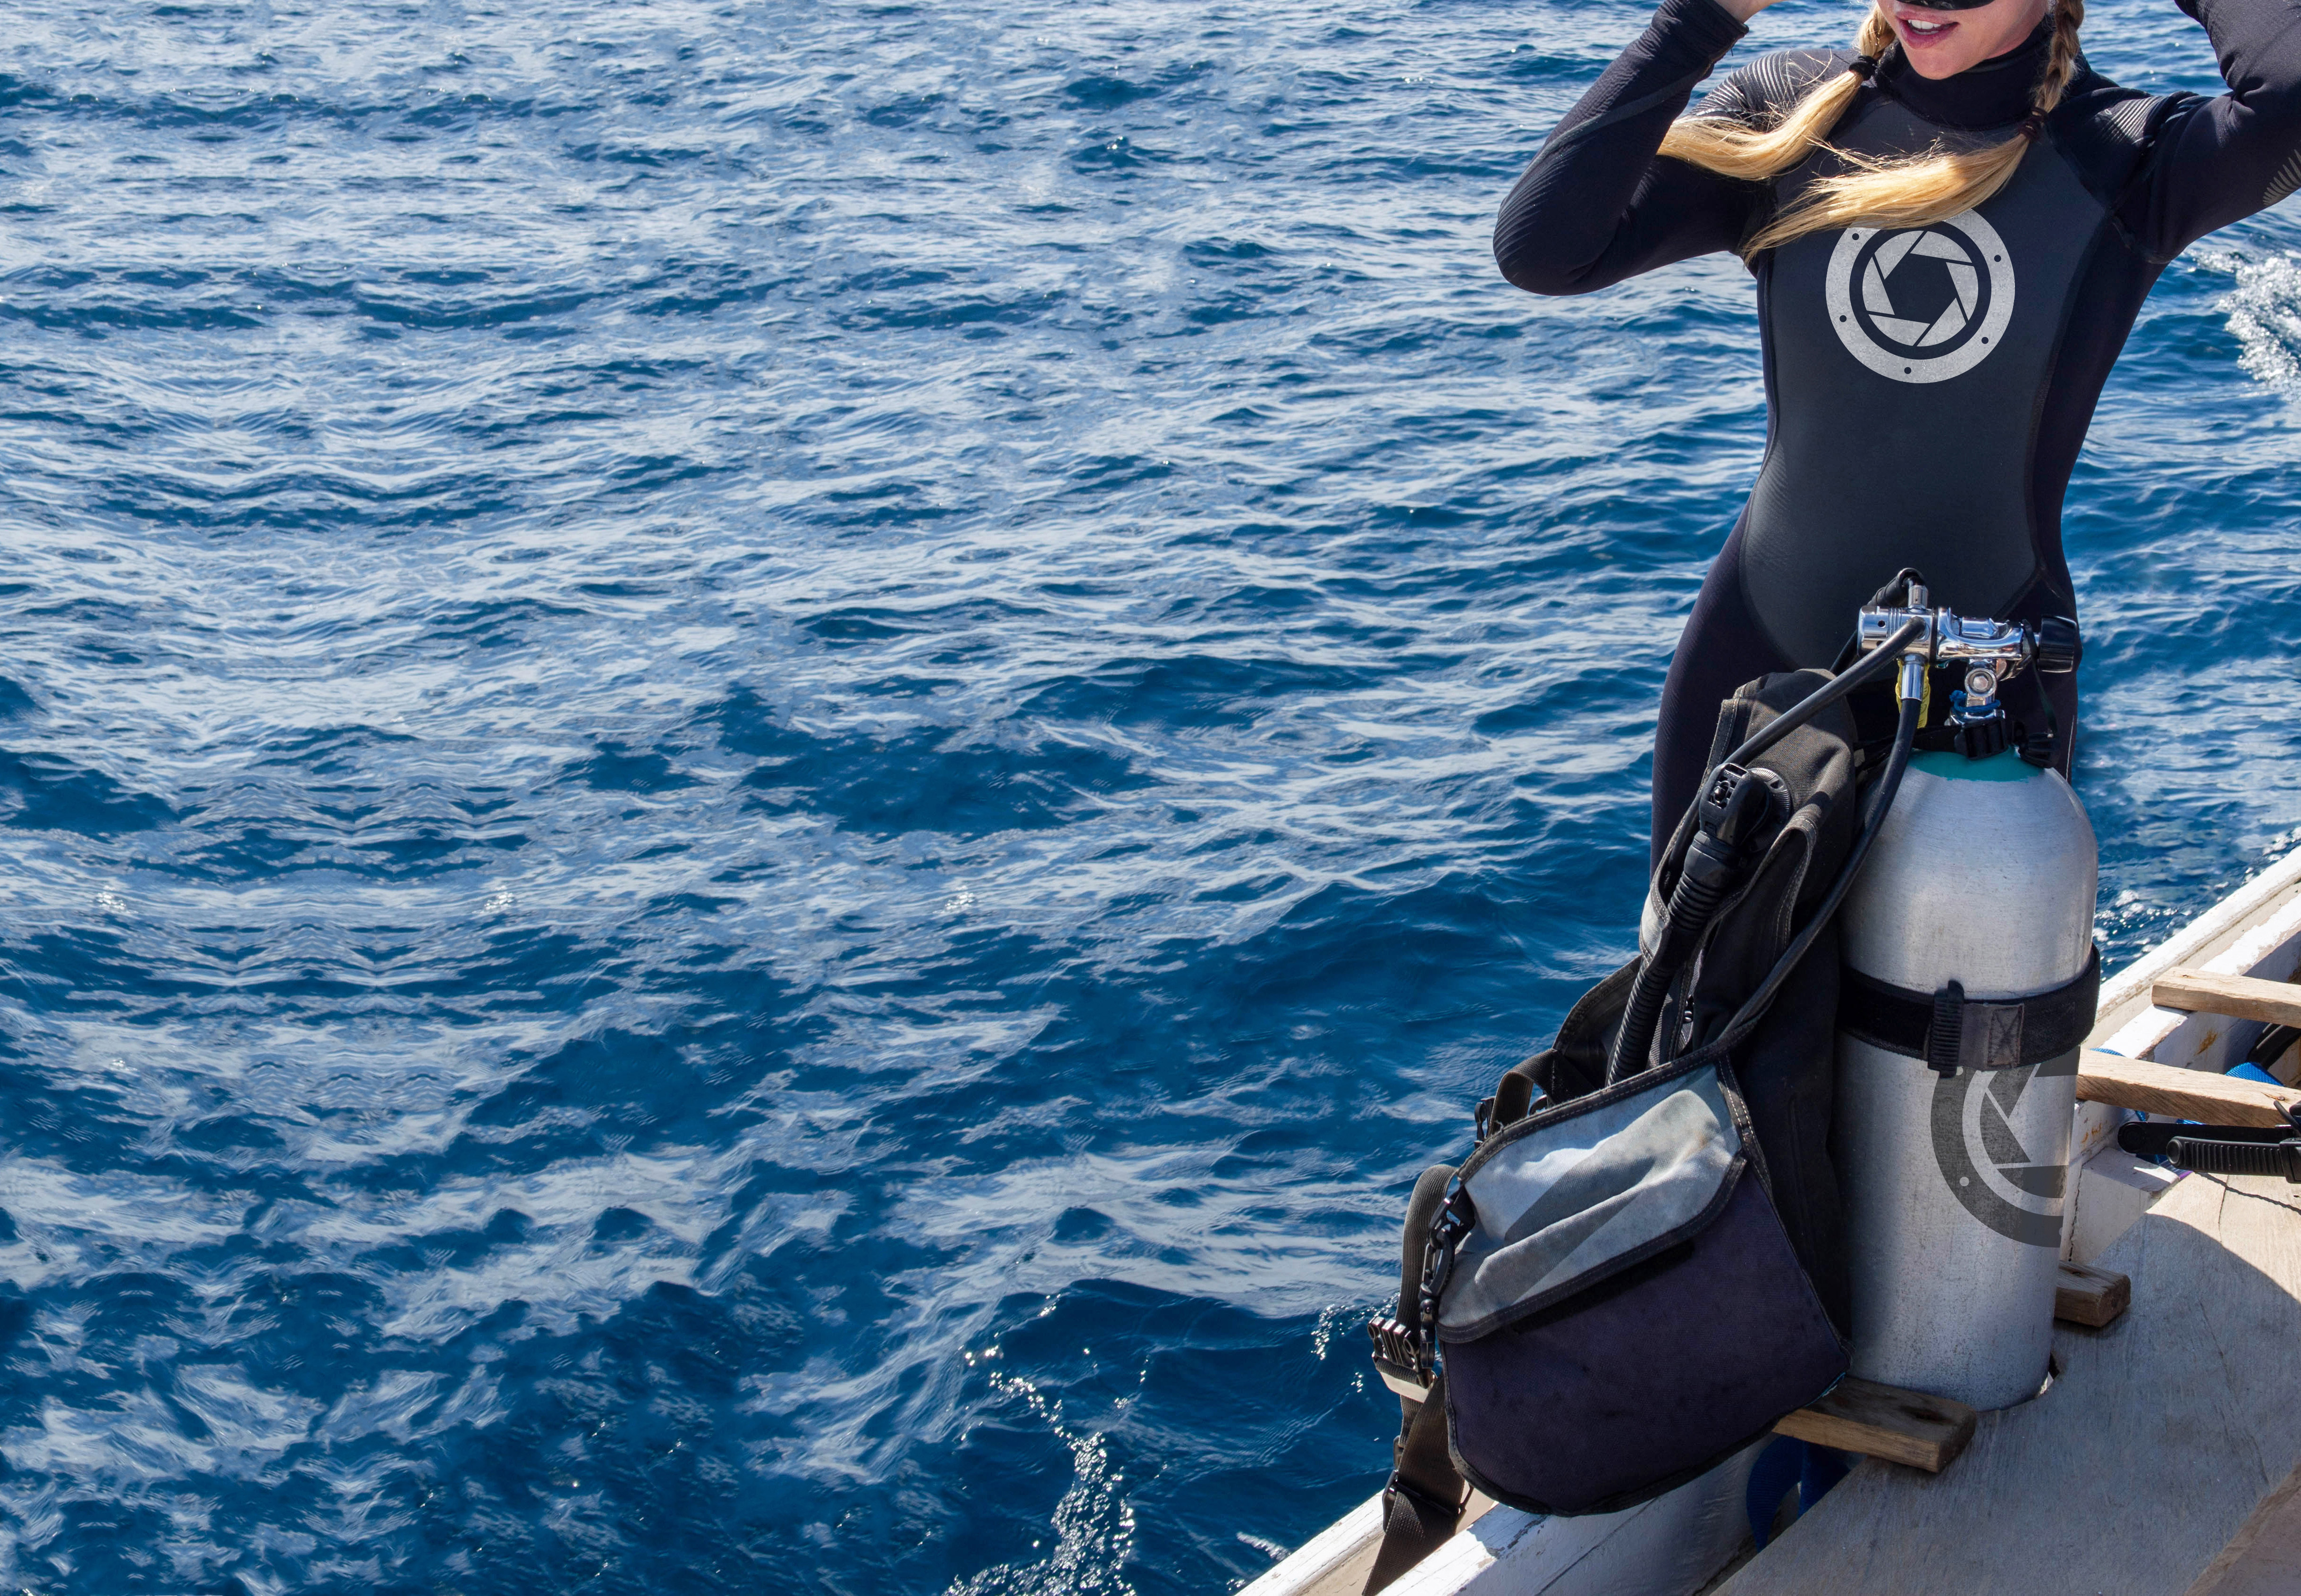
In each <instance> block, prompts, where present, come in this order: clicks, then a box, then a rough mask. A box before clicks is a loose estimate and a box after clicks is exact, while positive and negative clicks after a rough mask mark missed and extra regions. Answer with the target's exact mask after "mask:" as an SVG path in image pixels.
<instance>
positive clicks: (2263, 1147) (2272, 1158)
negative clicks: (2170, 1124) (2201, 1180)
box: [2165, 1136, 2301, 1185]
mask: <svg viewBox="0 0 2301 1596" xmlns="http://www.w3.org/2000/svg"><path fill="white" fill-rule="evenodd" d="M2165 1156H2166V1157H2168V1158H2171V1160H2172V1161H2173V1162H2174V1163H2176V1164H2178V1165H2180V1166H2181V1167H2182V1168H2184V1169H2194V1170H2196V1172H2197V1173H2198V1174H2257V1175H2282V1176H2284V1177H2285V1179H2287V1180H2288V1181H2290V1182H2293V1183H2295V1184H2296V1185H2301V1141H2272V1142H2266V1143H2264V1142H2259V1141H2206V1140H2205V1139H2204V1138H2202V1137H2191V1136H2176V1137H2174V1138H2173V1140H2172V1141H2169V1142H2167V1143H2166V1144H2165Z"/></svg>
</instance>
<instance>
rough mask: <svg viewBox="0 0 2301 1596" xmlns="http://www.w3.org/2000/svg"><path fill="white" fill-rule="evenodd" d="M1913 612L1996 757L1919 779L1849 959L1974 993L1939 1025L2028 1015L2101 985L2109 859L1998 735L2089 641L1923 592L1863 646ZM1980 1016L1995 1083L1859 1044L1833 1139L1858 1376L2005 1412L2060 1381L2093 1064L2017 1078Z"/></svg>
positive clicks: (2046, 777)
mask: <svg viewBox="0 0 2301 1596" xmlns="http://www.w3.org/2000/svg"><path fill="white" fill-rule="evenodd" d="M1912 614H1929V615H1930V616H1931V617H1932V625H1933V628H1934V646H1933V648H1931V649H1930V650H1929V655H1930V657H1931V659H1932V660H1933V662H1934V663H1935V664H1943V663H1945V662H1951V663H1955V664H1959V665H1961V666H1963V667H1964V678H1965V682H1966V690H1965V691H1963V692H1961V693H1959V694H1957V695H1955V698H1956V700H1957V702H1956V706H1955V708H1954V712H1953V714H1954V720H1955V721H1956V723H1958V725H1959V729H1960V737H1961V741H1962V742H1965V743H1967V746H1969V747H1970V748H1972V749H1973V750H1974V751H1975V752H1980V753H1986V756H1983V757H1969V756H1968V755H1967V754H1965V753H1959V752H1951V751H1942V752H1933V753H1921V754H1920V755H1918V756H1915V757H1914V758H1913V759H1912V761H1911V763H1910V767H1909V770H1908V773H1907V774H1906V775H1905V776H1904V781H1903V784H1902V787H1901V790H1900V792H1899V794H1898V796H1897V797H1896V798H1895V802H1894V806H1893V807H1892V809H1891V810H1889V811H1888V812H1887V816H1886V819H1885V821H1884V823H1883V825H1882V827H1881V828H1880V830H1879V831H1878V839H1877V841H1876V843H1875V845H1874V846H1873V848H1872V849H1871V852H1870V856H1869V859H1868V861H1867V863H1866V864H1865V865H1864V867H1863V869H1862V874H1861V876H1860V877H1859V879H1858V880H1857V881H1856V882H1854V885H1853V890H1852V891H1851V892H1850V893H1849V894H1848V896H1847V898H1846V900H1845V909H1844V912H1843V915H1842V918H1841V920H1840V928H1841V933H1842V937H1843V941H1842V943H1841V947H1842V949H1843V953H1842V957H1843V960H1844V963H1845V965H1846V966H1847V967H1848V968H1849V969H1850V970H1853V971H1856V972H1859V973H1861V974H1862V975H1866V976H1868V977H1870V979H1871V980H1872V981H1875V982H1885V983H1887V984H1888V985H1890V986H1892V987H1896V988H1901V989H1904V991H1906V992H1910V993H1916V994H1937V995H1938V994H1944V993H1951V994H1955V995H1956V997H1955V998H1954V999H1953V1000H1952V1006H1951V1007H1948V1008H1947V1009H1945V1008H1944V1007H1943V1005H1942V1002H1941V999H1940V998H1939V997H1938V996H1937V998H1936V1001H1935V1010H1934V1012H1935V1015H1936V1016H1937V1018H1936V1021H1935V1024H1936V1026H1937V1029H1938V1027H1939V1026H1940V1025H1941V1024H1942V1021H1941V1019H1940V1017H1939V1016H1940V1015H1943V1014H1945V1013H1947V1014H1949V1015H1952V1016H1955V1015H1958V1014H1959V1013H1961V1012H1962V1000H1971V1001H1974V1002H1975V1003H1977V1004H1978V1005H1979V1004H1986V1003H1987V1002H1988V1001H1990V1000H2004V999H2022V998H2029V997H2031V996H2033V995H2036V994H2040V993H2047V992H2052V991H2054V990H2056V989H2061V988H2065V987H2068V986H2069V985H2070V984H2071V982H2077V981H2079V978H2080V977H2084V976H2087V975H2088V970H2089V968H2090V959H2091V956H2092V948H2093V912H2094V890H2095V882H2096V849H2095V844H2094V835H2093V828H2092V826H2091V825H2090V824H2089V823H2088V822H2087V819H2086V815H2085V809H2084V807H2083V806H2081V805H2080V804H2079V802H2078V799H2077V796H2076V794H2074V793H2072V792H2071V790H2070V788H2069V784H2068V783H2067V782H2065V781H2063V779H2062V778H2061V777H2060V776H2059V775H2058V774H2056V773H2054V772H2052V771H2049V770H2041V769H2037V768H2036V767H2035V766H2033V765H2029V764H2025V763H2024V762H2023V761H2022V759H2021V756H2020V755H2019V754H2018V753H2017V752H2016V751H2014V750H2013V749H2012V748H2006V747H2004V743H2005V740H2006V739H2005V736H2004V732H2003V731H1998V732H1997V733H1996V735H1995V736H1994V738H1993V737H1991V736H1987V735H1982V734H1980V733H1982V732H1987V731H1988V727H1987V725H1986V724H1985V723H1986V722H1987V720H1988V719H1989V717H1991V716H1992V715H1996V717H1998V718H1999V719H2000V720H2002V718H2003V715H2004V711H2003V708H2002V706H2000V705H1999V704H1998V703H1997V701H1996V685H1997V683H1998V682H1999V681H2002V680H2003V679H2004V678H2005V677H2007V676H2010V675H2012V673H2015V672H2017V671H2019V670H2021V668H2022V667H2023V666H2024V665H2026V664H2029V663H2031V661H2032V659H2036V660H2037V664H2039V665H2040V666H2041V667H2042V668H2046V669H2055V668H2058V669H2062V670H2067V669H2071V668H2073V667H2074V665H2075V663H2076V658H2075V654H2076V649H2075V638H2074V631H2073V629H2071V630H2070V631H2067V632H2065V633H2063V634H2062V635H2061V636H2059V637H2057V638H2055V639H2054V640H2053V641H2051V642H2050V643H2048V644H2047V645H2046V647H2045V648H2043V649H2041V648H2040V647H2039V642H2040V639H2038V637H2037V634H2035V633H2032V632H2029V631H2028V629H2026V628H2023V627H2021V626H2019V625H2013V624H2010V623H1996V622H1975V621H1962V620H1960V619H1958V618H1957V617H1955V616H1953V615H1949V614H1946V612H1943V611H1928V610H1927V608H1926V596H1925V593H1924V589H1912V593H1911V596H1910V606H1909V608H1907V609H1904V610H1878V611H1865V612H1864V613H1863V616H1862V627H1863V633H1864V636H1865V637H1866V638H1871V639H1874V638H1875V637H1878V636H1882V635H1883V634H1884V633H1885V632H1886V631H1889V630H1891V626H1892V625H1897V624H1899V623H1901V622H1903V621H1904V620H1906V619H1908V618H1909V617H1910V616H1911V615H1912ZM1873 617H1875V619H1873ZM2009 639H2010V643H2011V646H2009ZM1871 646H1873V647H1874V640H1873V641H1872V644H1871ZM2041 653H2042V654H2043V656H2044V657H2042V658H2040V657H2038V656H2039V655H2040V654H2041ZM1969 723H1970V724H1971V725H1973V726H1975V727H1976V728H1977V729H1978V731H1977V735H1975V736H1974V737H1973V738H1971V739H1970V740H1967V739H1966V738H1965V737H1964V735H1963V732H1964V728H1965V726H1966V725H1967V724H1969ZM1993 742H1994V743H1995V744H1996V747H1997V749H1998V751H1996V752H1987V749H1988V748H1990V746H1991V745H1992V743H1993ZM1951 982H1956V983H1957V985H1956V986H1954V987H1953V986H1951V985H1950V983H1951ZM2088 992H2089V989H2088ZM1973 1012H1974V1014H1975V1015H1976V1016H1978V1017H1979V1018H1980V1020H1981V1023H1982V1027H1983V1034H1982V1036H1981V1039H1980V1040H1981V1046H1980V1047H1979V1048H1978V1049H1972V1050H1970V1052H1969V1055H1968V1057H1970V1058H1972V1059H1974V1060H1975V1061H1976V1062H1978V1063H1979V1065H1980V1067H1954V1068H1952V1069H1950V1070H1948V1071H1947V1072H1946V1073H1944V1072H1943V1071H1942V1070H1941V1069H1940V1068H1939V1067H1938V1065H1937V1066H1935V1067H1929V1064H1928V1062H1927V1061H1926V1060H1925V1059H1922V1058H1912V1057H1907V1056H1905V1055H1904V1054H1901V1053H1895V1052H1889V1051H1887V1050H1886V1049H1884V1048H1881V1047H1878V1046H1876V1045H1873V1043H1871V1042H1870V1041H1867V1040H1862V1039H1860V1038H1858V1037H1856V1036H1853V1035H1851V1034H1848V1033H1846V1032H1845V1031H1843V1030H1841V1032H1840V1033H1839V1036H1838V1042H1837V1107H1836V1124H1835V1140H1836V1149H1837V1165H1838V1168H1839V1171H1840V1175H1841V1179H1842V1180H1843V1182H1844V1186H1845V1193H1844V1195H1845V1219H1846V1243H1847V1253H1848V1256H1849V1258H1850V1260H1851V1264H1852V1281H1851V1284H1852V1290H1853V1360H1852V1361H1853V1373H1854V1374H1856V1375H1861V1376H1862V1377H1863V1378H1865V1379H1870V1380H1876V1381H1880V1382H1882V1383H1886V1384H1888V1385H1896V1386H1902V1387H1904V1388H1907V1389H1911V1390H1916V1391H1930V1392H1933V1393H1935V1394H1937V1395H1939V1396H1945V1397H1951V1398H1954V1399H1955V1400H1958V1401H1961V1402H1964V1403H1967V1404H1968V1405H1970V1406H1971V1407H1974V1408H1985V1409H1986V1408H2004V1407H2006V1406H2009V1405H2010V1404H2012V1403H2014V1402H2018V1401H2021V1400H2023V1399H2025V1398H2028V1397H2029V1396H2032V1395H2034V1394H2035V1393H2036V1392H2037V1390H2038V1388H2039V1387H2040V1385H2041V1384H2042V1383H2044V1380H2045V1377H2046V1361H2047V1358H2048V1357H2049V1355H2050V1353H2051V1341H2052V1333H2053V1312H2054V1274H2055V1269H2056V1266H2057V1265H2058V1263H2059V1260H2060V1254H2061V1247H2060V1243H2061V1233H2062V1205H2063V1199H2064V1195H2065V1192H2064V1188H2065V1185H2066V1182H2067V1181H2068V1178H2069V1143H2070V1129H2071V1114H2072V1111H2073V1109H2074V1108H2075V1107H2076V1089H2077V1059H2078V1049H2077V1048H2076V1047H2075V1046H2074V1045H2071V1046H2070V1047H2069V1048H2068V1049H2067V1050H2066V1051H2065V1052H2063V1053H2062V1054H2060V1055H2059V1056H2057V1057H2050V1058H2047V1059H2045V1060H2044V1061H2042V1062H2037V1063H2032V1064H2028V1065H2017V1066H2014V1067H2004V1065H2005V1063H2006V1061H2007V1060H2008V1059H2010V1058H2012V1057H2015V1056H2016V1055H2015V1054H2014V1053H2012V1052H2009V1051H2007V1050H2005V1049H2004V1048H2003V1047H2000V1048H1999V1049H1998V1052H1997V1054H1996V1057H1992V1056H1990V1054H1989V1051H1988V1049H1989V1046H1990V1038H1989V1037H1988V1035H1987V1027H1988V1025H1989V1024H1990V1023H1991V1022H1992V1019H1993V1018H1994V1019H1995V1021H1996V1024H1997V1025H1998V1027H1999V1029H2000V1031H2001V1032H2002V1031H2004V1030H2006V1029H2008V1028H2010V1029H2011V1030H2012V1038H2013V1044H2014V1046H2016V1047H2018V1045H2019V1039H2020V1026H2019V1021H2020V1018H2021V1011H2019V1010H2012V1009H2008V1008H2005V1007H1997V1008H1994V1009H1990V1008H1985V1007H1977V1008H1976V1009H1975V1010H1974V1011H1973ZM2009 1015H2010V1016H2011V1017H2010V1018H2009V1017H2008V1016H2009ZM1953 1023H1954V1020H1953ZM2087 1023H2089V1018H2088V1022H2087ZM1966 1038H1967V1040H1968V1041H1969V1042H1972V1041H1973V1040H1974V1038H1975V1032H1974V1030H1973V1027H1972V1025H1971V1024H1968V1025H1967V1028H1966ZM1997 1040H1998V1041H2000V1042H2002V1041H2003V1040H2004V1038H2003V1037H2002V1036H2001V1037H1999V1038H1998V1039H1997ZM1950 1046H1951V1048H1952V1049H1953V1050H1952V1051H1950V1052H1949V1054H1948V1057H1953V1058H1954V1057H1956V1054H1955V1052H1954V1043H1952V1044H1950Z"/></svg>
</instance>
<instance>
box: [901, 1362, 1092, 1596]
mask: <svg viewBox="0 0 2301 1596" xmlns="http://www.w3.org/2000/svg"><path fill="white" fill-rule="evenodd" d="M992 1383H993V1384H995V1385H997V1386H998V1387H999V1388H1000V1390H1001V1391H1004V1392H1005V1393H1006V1394H1007V1395H1008V1396H1011V1397H1018V1398H1020V1399H1021V1400H1023V1401H1024V1402H1025V1403H1026V1404H1027V1405H1028V1406H1029V1407H1030V1408H1031V1410H1032V1411H1033V1413H1035V1414H1036V1415H1037V1416H1039V1417H1040V1418H1041V1419H1042V1420H1044V1421H1045V1422H1046V1424H1047V1425H1048V1426H1049V1427H1050V1429H1052V1430H1053V1431H1054V1433H1056V1435H1058V1437H1060V1438H1061V1439H1062V1441H1064V1442H1065V1443H1066V1444H1067V1445H1068V1446H1069V1448H1070V1449H1071V1466H1072V1468H1073V1471H1074V1473H1073V1475H1072V1478H1071V1485H1070V1489H1069V1490H1067V1491H1066V1492H1063V1496H1062V1500H1060V1501H1058V1502H1057V1503H1056V1504H1055V1522H1054V1531H1055V1548H1054V1550H1053V1551H1052V1552H1051V1553H1050V1554H1049V1555H1048V1556H1047V1557H1046V1558H1044V1559H1042V1561H1039V1562H1035V1563H1002V1564H1000V1565H999V1566H998V1567H993V1568H986V1569H984V1570H983V1572H982V1573H980V1574H978V1575H975V1577H974V1578H972V1579H967V1580H958V1581H954V1582H953V1583H952V1584H951V1586H950V1591H949V1592H946V1596H1134V1585H1133V1584H1132V1583H1130V1582H1129V1581H1128V1580H1127V1578H1126V1575H1125V1563H1126V1558H1127V1554H1128V1553H1129V1552H1131V1551H1132V1550H1134V1506H1133V1505H1132V1504H1131V1503H1129V1502H1128V1501H1127V1500H1126V1499H1125V1496H1123V1495H1122V1494H1120V1492H1119V1486H1120V1484H1121V1483H1122V1476H1121V1475H1119V1473H1118V1471H1117V1469H1115V1468H1113V1467H1112V1466H1110V1456H1109V1451H1108V1450H1106V1449H1105V1447H1104V1445H1103V1438H1102V1437H1101V1436H1100V1434H1097V1433H1093V1432H1092V1431H1089V1432H1084V1433H1077V1432H1073V1431H1070V1430H1067V1429H1065V1428H1064V1427H1063V1422H1062V1408H1061V1405H1060V1404H1059V1403H1057V1402H1052V1401H1050V1400H1048V1399H1047V1398H1046V1396H1045V1395H1044V1394H1042V1392H1041V1391H1039V1390H1038V1388H1037V1387H1035V1386H1033V1385H1032V1384H1031V1383H1029V1382H1028V1381H1026V1380H1018V1379H1017V1378H1015V1377H1014V1376H1013V1375H992Z"/></svg>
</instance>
